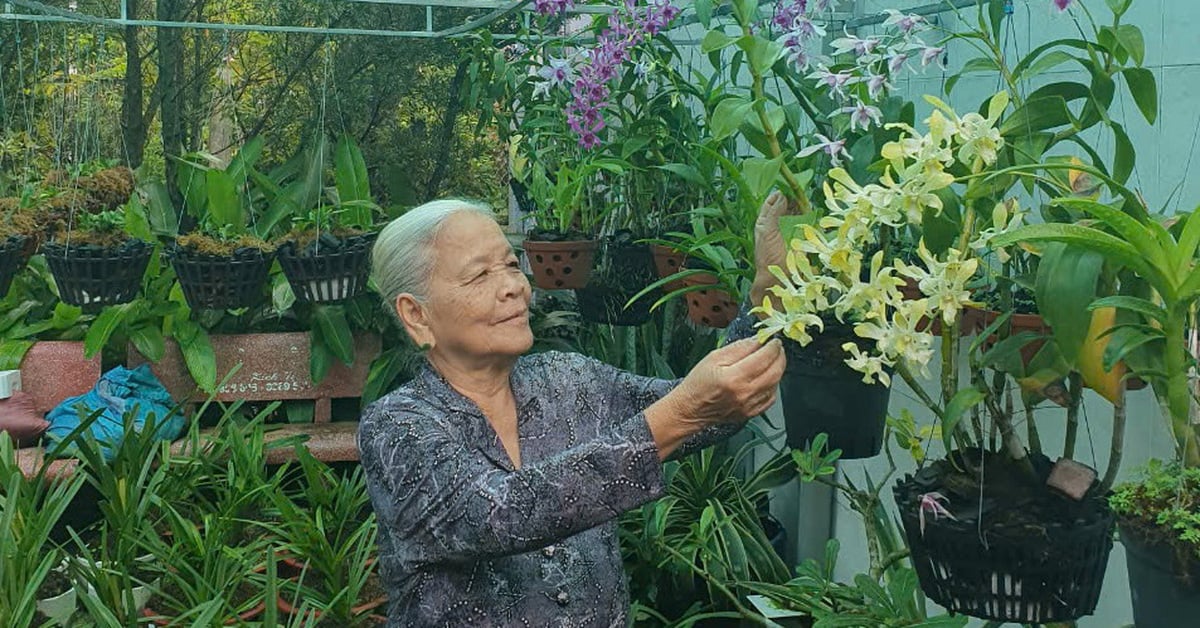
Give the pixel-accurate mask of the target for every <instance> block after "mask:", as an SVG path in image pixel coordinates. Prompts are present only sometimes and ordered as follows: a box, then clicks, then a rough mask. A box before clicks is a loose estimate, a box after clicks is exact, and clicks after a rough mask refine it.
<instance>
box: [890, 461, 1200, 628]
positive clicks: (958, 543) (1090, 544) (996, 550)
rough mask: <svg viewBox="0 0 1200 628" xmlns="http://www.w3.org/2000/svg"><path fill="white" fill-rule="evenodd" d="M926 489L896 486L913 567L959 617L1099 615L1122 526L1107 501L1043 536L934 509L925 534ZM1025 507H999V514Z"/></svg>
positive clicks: (1044, 526) (1095, 501) (908, 481)
mask: <svg viewBox="0 0 1200 628" xmlns="http://www.w3.org/2000/svg"><path fill="white" fill-rule="evenodd" d="M926 491H927V488H922V486H921V483H920V482H918V481H916V480H915V479H914V476H912V475H909V476H907V477H905V478H904V479H903V480H901V481H900V482H898V483H897V484H896V486H895V487H894V494H895V498H896V505H897V506H898V507H899V510H900V520H901V522H902V524H903V526H904V532H905V536H906V537H907V540H908V547H909V549H910V551H911V552H912V554H911V559H912V564H913V568H914V569H916V572H917V577H918V579H919V580H920V582H921V589H922V590H923V591H924V592H925V594H926V595H927V596H929V598H930V599H931V600H933V601H935V602H937V603H938V604H940V605H942V606H943V607H945V608H946V609H948V610H950V611H953V612H956V613H962V614H964V615H970V616H972V617H978V618H981V619H989V620H995V621H1001V622H1015V623H1023V624H1045V623H1050V622H1066V621H1073V620H1075V619H1078V618H1080V617H1083V616H1085V615H1090V614H1091V613H1092V612H1094V611H1095V610H1096V603H1097V602H1098V601H1099V599H1100V590H1101V587H1102V585H1103V584H1104V573H1105V570H1106V569H1107V567H1108V554H1109V552H1110V551H1111V550H1112V542H1113V534H1112V531H1113V526H1114V523H1115V516H1114V515H1113V512H1112V510H1111V509H1109V507H1108V501H1107V500H1106V499H1105V498H1104V497H1103V496H1090V497H1088V498H1086V499H1087V500H1090V501H1089V502H1088V503H1086V504H1085V505H1083V506H1081V507H1079V508H1078V509H1077V512H1074V513H1073V514H1072V515H1071V516H1069V517H1063V520H1061V521H1045V522H1042V523H1041V524H1040V525H1039V526H1038V527H1037V529H1036V530H1032V529H1029V527H1027V526H1025V525H1020V526H1009V527H1002V526H1000V525H997V524H994V523H993V524H990V525H988V521H990V520H991V518H990V517H989V518H985V519H984V524H985V525H984V526H983V527H982V531H981V527H980V525H979V522H978V521H964V520H956V519H950V518H949V517H946V516H939V515H935V514H933V512H932V509H931V508H926V510H925V516H924V521H925V523H924V529H922V526H921V516H920V509H921V507H922V506H921V503H922V502H921V497H922V495H923V494H924V493H926ZM963 499H968V498H963ZM990 499H993V500H996V499H1002V497H998V496H994V497H991V498H990ZM1063 499H1064V500H1065V499H1067V498H1065V497H1064V498H1063ZM972 503H973V502H972ZM1018 508H1021V506H1020V505H1019V504H1016V503H1013V504H996V505H994V511H1005V510H1012V509H1018ZM1138 625H1139V626H1141V625H1142V624H1140V623H1139V624H1138ZM1146 625H1148V626H1155V628H1158V627H1159V626H1161V625H1162V624H1146ZM1191 625H1194V624H1191Z"/></svg>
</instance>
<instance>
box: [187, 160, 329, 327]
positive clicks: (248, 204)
mask: <svg viewBox="0 0 1200 628" xmlns="http://www.w3.org/2000/svg"><path fill="white" fill-rule="evenodd" d="M261 151H262V141H261V139H259V138H255V139H254V140H251V141H250V142H247V143H246V144H245V145H244V146H242V148H241V149H240V150H239V151H238V153H237V155H235V156H234V158H233V159H232V160H231V161H230V163H229V164H228V166H226V167H224V168H221V167H220V164H219V163H218V162H215V161H211V160H209V159H207V158H206V157H205V156H204V155H202V154H193V155H189V156H188V158H185V159H181V160H180V168H179V177H180V186H179V187H180V189H181V190H183V193H184V207H185V209H186V210H187V212H188V214H189V215H190V216H192V217H193V218H194V219H195V220H196V222H197V228H196V229H194V230H192V231H191V232H189V233H187V234H185V235H180V236H179V237H177V238H176V239H175V241H174V242H173V243H172V244H171V245H169V246H168V247H167V256H168V258H169V259H170V260H171V265H172V266H173V267H174V268H175V274H176V275H177V276H178V277H179V286H180V288H182V289H183V295H184V297H185V298H186V299H187V302H188V305H189V306H191V308H192V309H194V310H200V309H212V310H224V309H238V308H243V307H249V306H252V305H256V304H258V303H260V302H261V301H262V300H263V298H264V297H265V293H264V290H263V287H264V286H265V285H266V283H267V274H268V272H269V271H270V269H271V264H272V262H273V261H274V256H275V249H274V247H273V246H272V245H270V244H268V243H267V241H266V240H265V239H264V236H266V235H267V234H269V233H271V231H272V229H273V228H274V226H275V224H276V223H277V222H278V221H279V220H280V219H281V218H282V217H283V216H284V215H285V213H284V212H294V211H295V207H296V205H295V204H294V203H289V204H284V203H283V202H282V200H283V198H284V194H283V193H282V192H280V193H279V194H277V195H276V196H275V197H273V198H270V199H268V198H267V197H265V196H264V195H263V192H262V191H261V190H260V189H257V188H256V186H255V181H256V179H257V180H258V181H259V182H261V177H262V176H263V175H261V174H258V173H257V172H256V171H255V170H254V165H255V163H256V162H257V160H258V157H259V155H260V153H261ZM260 187H263V188H266V189H271V188H270V187H268V186H260ZM268 201H271V205H270V207H271V209H270V212H269V213H268V212H263V215H262V216H259V215H258V211H259V210H260V209H261V208H262V206H263V205H264V204H265V203H266V202H268ZM314 204H315V203H314ZM252 219H253V223H252V222H251V220H252Z"/></svg>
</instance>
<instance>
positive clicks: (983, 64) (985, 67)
mask: <svg viewBox="0 0 1200 628" xmlns="http://www.w3.org/2000/svg"><path fill="white" fill-rule="evenodd" d="M999 70H1000V66H998V65H996V60H995V59H993V58H992V57H975V58H974V59H970V60H968V61H967V62H966V63H964V64H963V69H962V70H961V71H959V73H958V74H955V75H954V76H951V77H950V78H949V79H947V80H946V93H947V94H949V93H950V92H952V91H954V86H955V85H957V84H958V82H959V80H961V79H962V77H963V76H964V75H967V74H974V73H976V72H998V71H999Z"/></svg>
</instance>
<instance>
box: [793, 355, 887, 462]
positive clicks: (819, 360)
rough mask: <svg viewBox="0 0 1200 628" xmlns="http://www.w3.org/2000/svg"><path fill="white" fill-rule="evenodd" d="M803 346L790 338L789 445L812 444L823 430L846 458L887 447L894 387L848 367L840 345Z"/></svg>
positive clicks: (803, 446)
mask: <svg viewBox="0 0 1200 628" xmlns="http://www.w3.org/2000/svg"><path fill="white" fill-rule="evenodd" d="M816 345H817V343H816V342H815V341H814V344H811V345H809V346H808V347H801V346H800V345H799V344H798V343H795V342H792V341H785V343H784V347H785V350H786V352H787V369H786V370H785V371H784V373H783V379H781V380H780V382H779V394H780V400H781V401H782V402H783V418H784V424H785V426H786V427H787V444H788V447H791V448H793V449H807V448H808V447H809V445H810V443H811V442H812V440H813V439H814V438H816V436H817V435H818V434H821V433H824V434H827V435H828V437H829V441H828V445H827V447H826V448H827V450H833V449H841V450H842V455H841V459H843V460H855V459H859V458H871V457H873V456H876V455H878V454H879V452H880V451H881V450H882V448H883V431H884V426H885V423H886V420H887V408H888V401H889V400H890V399H891V394H892V389H891V387H889V386H884V385H882V384H879V383H875V384H865V383H863V381H862V378H863V376H862V373H859V372H858V371H855V370H854V369H852V368H850V367H849V366H846V362H845V358H844V356H843V354H842V352H841V350H840V348H838V349H837V350H832V351H831V350H823V349H822V348H821V347H818V346H816Z"/></svg>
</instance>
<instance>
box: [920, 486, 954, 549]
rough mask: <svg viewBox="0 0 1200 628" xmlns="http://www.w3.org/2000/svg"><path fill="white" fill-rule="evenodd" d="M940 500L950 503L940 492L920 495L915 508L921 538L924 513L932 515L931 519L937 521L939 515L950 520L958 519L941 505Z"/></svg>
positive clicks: (923, 529)
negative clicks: (918, 502)
mask: <svg viewBox="0 0 1200 628" xmlns="http://www.w3.org/2000/svg"><path fill="white" fill-rule="evenodd" d="M942 502H945V503H947V504H949V503H950V500H949V498H947V497H946V496H945V495H942V494H941V493H937V492H934V493H925V494H924V495H922V496H921V501H920V504H919V505H918V508H917V520H918V521H919V522H920V524H921V538H925V513H926V512H928V513H930V514H932V515H933V520H934V521H937V520H938V518H939V517H946V518H947V519H950V520H951V521H958V519H957V518H955V516H954V513H951V512H950V511H949V510H947V509H946V507H945V506H943V505H942Z"/></svg>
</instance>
